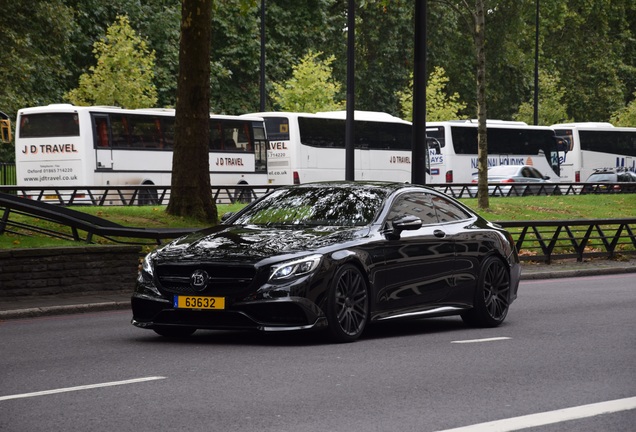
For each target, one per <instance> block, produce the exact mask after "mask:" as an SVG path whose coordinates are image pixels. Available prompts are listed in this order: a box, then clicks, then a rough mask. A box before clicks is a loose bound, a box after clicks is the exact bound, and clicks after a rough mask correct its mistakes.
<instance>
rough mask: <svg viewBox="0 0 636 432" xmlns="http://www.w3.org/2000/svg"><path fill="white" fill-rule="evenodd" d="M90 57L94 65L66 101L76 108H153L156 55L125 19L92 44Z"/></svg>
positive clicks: (120, 20)
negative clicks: (98, 106)
mask: <svg viewBox="0 0 636 432" xmlns="http://www.w3.org/2000/svg"><path fill="white" fill-rule="evenodd" d="M93 53H94V54H95V58H96V59H97V65H96V66H91V67H90V69H89V70H90V73H85V74H82V75H81V76H80V79H79V87H77V88H76V89H74V90H71V91H70V92H68V93H67V94H66V97H67V99H69V100H70V101H71V102H73V103H74V104H76V105H113V106H120V107H123V108H142V107H152V106H155V104H156V102H157V90H156V88H155V86H154V84H153V82H152V80H153V77H154V72H153V67H154V61H155V52H154V51H149V50H148V48H147V44H146V42H145V41H144V40H142V39H140V38H139V37H138V36H137V34H136V33H135V31H134V30H133V29H132V28H131V27H130V23H129V21H128V17H126V16H119V17H117V22H115V23H114V24H113V25H111V26H110V27H109V28H108V30H107V32H106V37H105V39H103V40H100V41H97V42H95V44H94V49H93Z"/></svg>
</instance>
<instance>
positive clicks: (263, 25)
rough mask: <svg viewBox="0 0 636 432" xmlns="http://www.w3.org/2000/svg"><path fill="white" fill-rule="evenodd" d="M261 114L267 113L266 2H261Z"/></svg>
mask: <svg viewBox="0 0 636 432" xmlns="http://www.w3.org/2000/svg"><path fill="white" fill-rule="evenodd" d="M260 92H261V112H263V111H265V99H266V93H265V0H261V85H260Z"/></svg>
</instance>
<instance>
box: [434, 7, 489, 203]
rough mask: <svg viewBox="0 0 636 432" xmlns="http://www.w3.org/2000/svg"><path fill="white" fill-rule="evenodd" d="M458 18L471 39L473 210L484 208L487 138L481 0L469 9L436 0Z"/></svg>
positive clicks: (484, 49)
mask: <svg viewBox="0 0 636 432" xmlns="http://www.w3.org/2000/svg"><path fill="white" fill-rule="evenodd" d="M440 1H442V2H444V3H445V4H446V5H447V6H448V7H450V8H451V9H453V10H454V11H456V12H457V13H458V15H460V16H461V17H462V19H463V20H464V22H465V23H466V27H467V28H468V29H469V30H470V33H471V35H472V36H473V42H474V48H475V59H476V83H477V86H476V87H477V207H479V208H480V209H487V208H488V207H489V205H490V204H489V200H488V137H487V128H486V120H487V118H488V117H487V114H486V13H485V4H484V2H485V0H475V7H474V9H471V8H470V6H469V5H468V2H467V1H464V2H462V3H460V5H457V4H455V3H454V2H452V1H451V0H440Z"/></svg>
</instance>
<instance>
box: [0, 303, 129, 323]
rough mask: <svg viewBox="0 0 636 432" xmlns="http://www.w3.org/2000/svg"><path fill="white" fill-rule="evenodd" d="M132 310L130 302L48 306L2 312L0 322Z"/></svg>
mask: <svg viewBox="0 0 636 432" xmlns="http://www.w3.org/2000/svg"><path fill="white" fill-rule="evenodd" d="M126 309H130V302H101V303H84V304H75V305H63V306H46V307H39V308H28V309H15V310H8V311H0V321H5V320H10V319H20V318H39V317H46V316H55V315H70V314H79V313H88V312H104V311H113V310H126Z"/></svg>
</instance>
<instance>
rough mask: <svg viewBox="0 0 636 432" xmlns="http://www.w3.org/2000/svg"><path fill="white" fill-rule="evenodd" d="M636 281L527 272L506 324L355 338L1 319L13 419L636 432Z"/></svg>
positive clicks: (0, 355) (58, 423) (450, 324)
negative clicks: (172, 334) (187, 333)
mask: <svg viewBox="0 0 636 432" xmlns="http://www.w3.org/2000/svg"><path fill="white" fill-rule="evenodd" d="M634 280H635V279H634V275H630V274H626V275H613V276H598V277H584V278H572V279H558V280H533V281H523V282H522V284H521V287H520V297H519V299H518V301H517V302H515V303H514V304H513V307H512V308H511V312H510V314H509V316H508V319H507V321H506V323H505V324H504V325H503V326H501V327H499V328H497V329H468V328H466V327H464V326H463V324H462V322H461V320H460V319H459V318H444V319H431V320H422V321H411V322H402V323H391V324H383V325H376V326H373V327H372V328H371V329H369V331H368V332H367V333H366V334H365V336H364V337H363V338H362V339H361V340H360V341H358V342H356V343H353V344H345V345H335V344H330V343H328V342H327V340H326V339H325V338H323V337H322V336H321V335H319V334H298V333H295V334H275V335H263V334H258V333H236V332H211V331H209V332H203V331H200V332H197V333H196V334H195V335H194V336H193V337H192V338H190V339H189V340H187V341H184V342H175V341H169V340H166V339H162V338H160V337H158V336H155V334H154V333H153V332H151V331H145V330H141V329H137V328H134V327H133V326H132V325H130V324H129V320H130V313H129V312H127V311H114V312H100V313H91V314H80V315H66V316H57V317H48V318H47V317H43V318H34V319H23V320H11V321H6V322H0V431H2V432H8V431H20V432H21V431H33V432H35V431H89V430H90V431H135V432H143V431H173V430H176V431H179V432H185V431H259V432H267V431H290V432H305V431H321V432H324V431H365V432H367V431H414V432H416V431H447V430H449V429H453V428H460V427H465V428H463V429H460V430H461V431H465V432H468V431H477V430H484V431H497V430H501V431H503V430H520V429H522V428H525V427H530V428H529V429H524V430H529V431H535V432H536V431H549V432H554V431H633V430H634V425H636V332H635V330H636V313H635V311H636V285H635V284H634ZM608 412H609V413H608ZM600 413H605V414H600ZM565 419H570V420H568V421H566V420H565ZM492 421H500V422H499V423H498V424H496V425H493V424H486V425H481V426H475V425H479V424H482V423H486V422H492ZM545 422H548V423H549V424H548V425H546V426H534V427H533V426H532V425H538V424H541V423H545Z"/></svg>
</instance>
